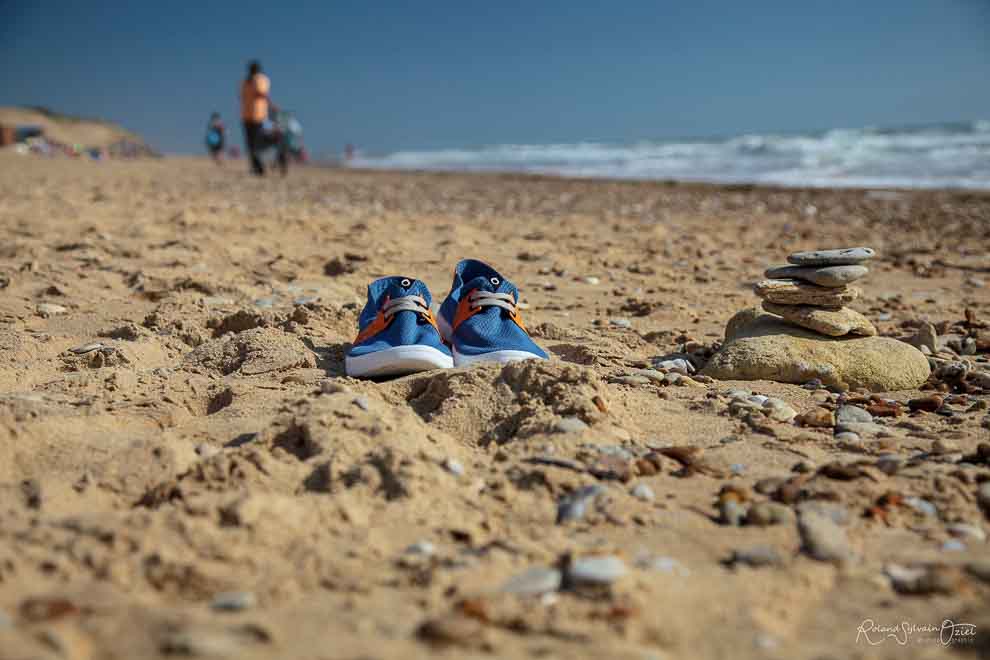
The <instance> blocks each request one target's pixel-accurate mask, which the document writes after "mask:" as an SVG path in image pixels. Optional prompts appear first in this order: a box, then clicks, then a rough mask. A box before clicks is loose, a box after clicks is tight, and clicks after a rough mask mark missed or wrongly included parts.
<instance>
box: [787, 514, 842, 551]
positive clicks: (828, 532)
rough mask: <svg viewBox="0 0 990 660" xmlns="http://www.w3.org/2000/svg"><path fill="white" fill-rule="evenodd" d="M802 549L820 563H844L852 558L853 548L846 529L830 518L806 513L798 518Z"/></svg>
mask: <svg viewBox="0 0 990 660" xmlns="http://www.w3.org/2000/svg"><path fill="white" fill-rule="evenodd" d="M798 532H799V533H800V535H801V549H802V551H803V552H804V553H805V554H807V555H808V556H809V557H811V558H812V559H817V560H818V561H830V562H844V561H847V560H849V559H850V558H851V557H852V548H851V547H850V546H849V539H848V538H847V537H846V532H845V530H844V529H842V528H841V527H839V526H838V525H837V524H835V521H834V520H832V519H831V518H830V517H828V516H825V515H821V514H819V513H817V512H812V511H804V512H802V513H801V516H800V517H799V518H798Z"/></svg>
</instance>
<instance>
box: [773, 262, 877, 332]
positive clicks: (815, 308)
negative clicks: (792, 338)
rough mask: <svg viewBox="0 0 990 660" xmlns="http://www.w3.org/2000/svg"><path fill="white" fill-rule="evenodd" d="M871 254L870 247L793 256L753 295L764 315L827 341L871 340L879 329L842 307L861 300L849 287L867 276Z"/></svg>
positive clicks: (856, 288) (775, 268) (860, 293)
mask: <svg viewBox="0 0 990 660" xmlns="http://www.w3.org/2000/svg"><path fill="white" fill-rule="evenodd" d="M875 255H876V252H874V251H873V250H872V249H870V248H868V247H856V248H843V249H838V250H817V251H813V252H795V253H794V254H792V255H790V256H789V257H787V261H788V262H789V265H787V266H776V267H773V268H770V269H768V270H767V271H766V273H765V275H766V277H767V278H768V279H765V280H763V281H761V282H758V283H757V284H756V286H755V287H754V290H755V291H756V295H758V296H759V297H760V298H762V299H763V309H764V310H766V311H767V312H769V313H771V314H774V315H776V316H780V317H781V318H783V319H784V320H785V321H787V322H788V323H790V324H792V325H796V326H798V327H800V328H805V329H807V330H812V331H814V332H817V333H818V334H821V335H825V336H827V337H844V336H846V335H860V336H866V337H872V336H874V335H876V334H877V330H876V328H874V327H873V324H872V323H870V321H869V319H867V318H866V317H865V316H863V315H862V314H860V313H859V312H857V311H855V310H852V309H850V308H848V307H846V305H848V304H849V303H851V302H854V301H855V300H856V299H858V298H859V297H860V295H862V291H861V290H860V289H859V288H858V287H855V286H852V283H853V282H855V281H857V280H859V279H860V278H862V277H863V276H864V275H866V274H867V273H868V272H869V270H868V269H867V268H866V266H865V265H863V264H865V263H866V262H867V261H869V260H870V259H872V258H873V257H874V256H875Z"/></svg>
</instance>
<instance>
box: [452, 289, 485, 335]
mask: <svg viewBox="0 0 990 660" xmlns="http://www.w3.org/2000/svg"><path fill="white" fill-rule="evenodd" d="M475 291H477V289H471V290H470V291H468V294H467V295H466V296H463V297H462V298H461V302H459V303H457V312H456V313H455V314H454V323H453V324H452V325H451V327H450V331H451V332H454V331H456V330H457V326H459V325H460V324H461V323H464V322H465V321H467V320H468V319H469V318H471V317H472V316H474V315H475V314H477V313H478V312H480V311H481V308H480V307H475V306H474V305H472V304H471V296H472V295H473V294H474V292H475Z"/></svg>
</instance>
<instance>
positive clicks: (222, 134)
mask: <svg viewBox="0 0 990 660" xmlns="http://www.w3.org/2000/svg"><path fill="white" fill-rule="evenodd" d="M225 142H226V129H224V126H223V121H221V120H220V113H219V112H214V113H213V114H212V115H210V123H208V124H207V125H206V150H207V151H209V152H210V156H212V157H213V161H214V162H215V163H216V164H217V165H220V164H221V163H222V162H223V147H224V143H225Z"/></svg>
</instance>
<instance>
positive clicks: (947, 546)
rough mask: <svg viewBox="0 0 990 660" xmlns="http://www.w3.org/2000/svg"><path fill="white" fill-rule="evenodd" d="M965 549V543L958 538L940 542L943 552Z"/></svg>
mask: <svg viewBox="0 0 990 660" xmlns="http://www.w3.org/2000/svg"><path fill="white" fill-rule="evenodd" d="M965 549H966V544H965V543H963V542H962V541H960V540H959V539H949V540H948V541H946V542H945V543H943V544H942V550H943V551H944V552H962V551H964V550H965Z"/></svg>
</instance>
